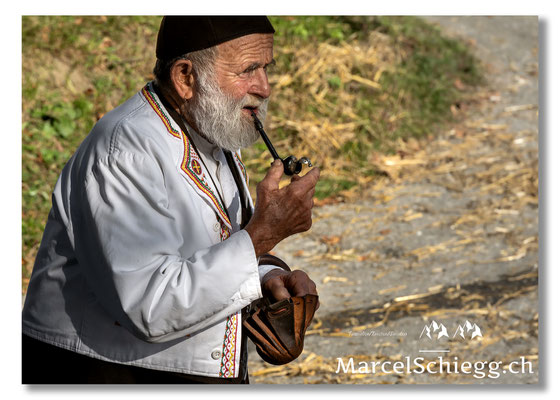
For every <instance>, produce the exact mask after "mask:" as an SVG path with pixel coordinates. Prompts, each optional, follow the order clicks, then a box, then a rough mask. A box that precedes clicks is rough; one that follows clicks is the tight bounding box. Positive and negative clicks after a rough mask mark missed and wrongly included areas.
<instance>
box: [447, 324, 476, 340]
mask: <svg viewBox="0 0 560 400" xmlns="http://www.w3.org/2000/svg"><path fill="white" fill-rule="evenodd" d="M469 333H470V338H469V339H470V340H472V339H474V338H475V337H477V336H479V337H482V332H481V330H480V327H479V326H478V325H477V324H473V323H471V322H470V321H469V320H466V321H465V323H464V324H463V325H459V326H458V327H457V330H456V331H455V334H454V335H453V337H455V336H457V335H459V336H461V337H462V338H463V339H465V336H467V337H468V336H469Z"/></svg>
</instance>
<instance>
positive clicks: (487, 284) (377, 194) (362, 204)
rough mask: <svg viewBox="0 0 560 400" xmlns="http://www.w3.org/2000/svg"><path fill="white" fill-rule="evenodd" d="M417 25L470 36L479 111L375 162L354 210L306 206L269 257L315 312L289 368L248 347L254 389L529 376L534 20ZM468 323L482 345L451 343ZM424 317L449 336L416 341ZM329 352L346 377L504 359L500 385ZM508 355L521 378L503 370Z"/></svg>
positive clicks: (534, 334) (534, 321)
mask: <svg viewBox="0 0 560 400" xmlns="http://www.w3.org/2000/svg"><path fill="white" fill-rule="evenodd" d="M428 20H430V22H433V23H436V24H439V25H440V26H441V27H442V29H443V30H444V31H445V32H447V33H448V34H449V35H451V36H454V35H456V36H459V37H462V38H464V39H465V40H467V41H469V42H470V43H471V44H472V46H473V49H474V51H475V53H476V54H477V56H478V57H479V58H480V59H481V60H482V61H483V63H484V64H485V66H486V67H487V71H488V73H487V79H488V86H487V87H486V88H485V89H484V92H481V93H480V94H479V99H480V103H479V104H478V105H477V106H476V107H472V109H471V110H469V111H468V114H467V118H466V120H465V122H464V123H462V124H460V125H458V126H456V127H455V128H454V129H451V130H449V131H447V132H444V133H443V134H442V135H439V136H438V137H437V138H436V139H434V140H432V141H430V142H427V143H413V142H409V143H408V144H407V145H406V147H403V149H402V151H401V152H400V154H399V156H397V157H385V158H380V159H379V160H378V164H379V166H380V168H382V169H384V170H385V171H386V172H387V175H388V177H389V178H387V179H386V180H383V181H379V182H377V183H376V184H375V185H374V186H372V187H371V188H370V189H369V190H368V191H367V192H366V193H364V195H363V196H362V197H361V200H359V201H357V202H354V203H343V204H336V205H328V206H323V207H317V208H316V209H315V218H314V221H315V222H314V226H313V229H312V230H311V231H310V232H308V233H306V234H304V235H299V236H298V237H296V238H291V239H290V240H286V241H285V242H283V243H282V244H281V245H279V246H278V247H277V248H276V249H275V250H276V253H277V254H279V255H280V256H282V257H283V258H284V259H285V260H286V261H287V262H288V263H289V264H290V265H292V266H293V267H295V268H301V269H305V270H306V271H307V272H308V273H309V274H310V275H311V276H312V278H313V279H314V280H315V281H316V282H317V283H318V289H319V293H320V297H321V308H320V309H319V310H318V311H317V313H316V318H315V323H314V324H313V325H312V327H311V328H310V331H309V332H308V335H307V336H306V350H305V352H304V353H303V354H302V356H300V358H299V359H298V360H297V361H295V362H293V363H291V364H289V365H287V366H281V367H273V366H271V365H269V364H265V363H264V362H262V361H261V360H260V359H259V357H258V355H256V353H255V352H254V351H252V352H251V354H250V368H251V375H252V378H251V381H252V382H253V383H304V382H305V383H335V382H340V383H385V382H390V383H394V382H399V383H412V382H423V383H424V382H425V383H447V382H450V383H536V382H537V381H538V296H537V294H538V291H537V281H538V115H537V113H538V21H537V18H536V17H535V18H526V17H494V18H492V17H458V18H457V17H430V18H428ZM466 106H468V105H466ZM467 320H468V321H469V322H470V323H472V324H476V325H477V326H478V327H479V328H480V330H481V337H476V338H474V339H472V340H471V339H470V336H469V335H466V336H465V339H462V338H461V337H460V336H458V335H456V336H455V337H453V336H454V334H455V333H456V331H457V329H458V327H459V326H465V323H466V321H467ZM432 321H435V322H436V323H437V324H438V326H439V324H443V325H444V326H445V327H446V328H447V331H448V334H449V335H448V337H445V336H442V337H441V338H440V339H436V338H435V337H434V338H433V339H429V338H428V337H426V336H425V335H422V337H421V334H422V331H423V329H424V327H425V326H427V325H429V326H434V325H431V323H432ZM469 333H472V331H470V332H469ZM426 350H429V352H427V351H426ZM443 350H445V351H443ZM339 357H340V358H341V359H342V360H343V362H344V363H345V365H347V363H348V362H349V360H350V359H353V360H354V363H355V365H356V369H358V365H359V364H358V363H359V362H360V361H365V362H367V363H370V362H375V361H380V362H384V361H389V362H391V363H393V362H395V361H399V360H402V361H405V358H406V357H410V359H414V358H416V357H424V359H425V362H424V364H423V365H424V366H425V365H426V363H428V362H429V361H431V360H436V362H437V363H436V369H437V370H438V371H439V368H440V364H441V363H440V362H439V361H437V360H438V357H443V360H444V361H448V365H449V363H451V367H448V366H446V364H445V363H443V364H441V366H442V368H443V369H444V370H446V369H448V368H451V370H453V368H455V365H456V364H454V362H463V361H470V362H473V363H474V362H477V361H486V362H491V361H496V362H498V361H501V362H502V363H503V365H501V366H500V368H499V369H498V368H496V369H495V371H498V372H499V374H500V376H499V377H496V372H494V373H492V374H489V372H490V371H489V368H488V365H487V366H486V367H485V369H484V370H483V371H482V370H481V371H480V372H478V373H477V374H476V377H475V374H474V369H473V370H471V372H470V374H467V373H458V374H454V373H445V372H444V373H435V374H428V373H423V374H418V373H412V374H406V373H395V372H393V373H383V372H382V371H379V367H377V368H378V370H376V373H370V372H371V370H366V371H362V372H365V373H361V374H358V373H356V374H350V373H339V374H337V373H335V371H336V369H337V366H338V358H339ZM520 357H524V358H523V360H525V361H526V362H530V363H531V366H532V371H533V373H532V374H531V373H521V374H513V372H515V370H508V369H507V368H505V367H504V365H506V364H508V363H509V362H511V361H517V360H519V358H520ZM519 365H521V364H519ZM525 365H527V364H525ZM412 368H413V369H414V365H413V366H412ZM473 368H474V367H473ZM526 368H527V370H528V366H527V367H526ZM483 372H484V374H485V375H486V377H484V378H480V377H481V376H482V373H483ZM489 375H490V376H491V377H488V376H489Z"/></svg>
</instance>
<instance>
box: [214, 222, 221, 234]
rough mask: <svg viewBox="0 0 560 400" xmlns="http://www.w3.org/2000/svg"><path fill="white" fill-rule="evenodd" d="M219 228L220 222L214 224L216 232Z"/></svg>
mask: <svg viewBox="0 0 560 400" xmlns="http://www.w3.org/2000/svg"><path fill="white" fill-rule="evenodd" d="M219 230H220V224H219V223H217V222H216V223H215V224H214V232H218V231H219Z"/></svg>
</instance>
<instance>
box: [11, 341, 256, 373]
mask: <svg viewBox="0 0 560 400" xmlns="http://www.w3.org/2000/svg"><path fill="white" fill-rule="evenodd" d="M244 344H245V342H244ZM244 375H245V377H240V378H235V379H230V378H210V377H204V376H196V375H186V374H180V373H176V372H166V371H157V370H151V369H147V368H140V367H134V366H130V365H123V364H116V363H111V362H107V361H101V360H98V359H95V358H92V357H88V356H84V355H81V354H78V353H75V352H73V351H69V350H65V349H61V348H59V347H57V346H53V345H50V344H48V343H44V342H42V341H40V340H36V339H33V338H31V337H29V336H27V335H22V383H23V384H98V383H108V384H124V383H129V384H228V383H229V384H231V383H238V384H239V383H240V384H248V383H249V374H244Z"/></svg>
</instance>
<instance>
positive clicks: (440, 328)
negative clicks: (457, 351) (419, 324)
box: [420, 320, 449, 340]
mask: <svg viewBox="0 0 560 400" xmlns="http://www.w3.org/2000/svg"><path fill="white" fill-rule="evenodd" d="M436 334H437V336H436ZM424 336H426V337H428V338H430V339H432V340H434V339H437V340H439V339H440V338H441V337H442V336H446V337H448V338H449V335H448V334H447V328H446V327H445V325H443V324H439V323H437V322H436V321H433V320H432V322H430V323H429V324H428V325H424V329H422V332H421V333H420V338H422V337H424Z"/></svg>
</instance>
